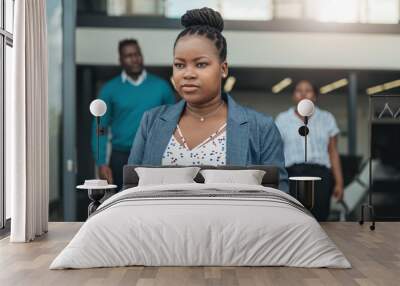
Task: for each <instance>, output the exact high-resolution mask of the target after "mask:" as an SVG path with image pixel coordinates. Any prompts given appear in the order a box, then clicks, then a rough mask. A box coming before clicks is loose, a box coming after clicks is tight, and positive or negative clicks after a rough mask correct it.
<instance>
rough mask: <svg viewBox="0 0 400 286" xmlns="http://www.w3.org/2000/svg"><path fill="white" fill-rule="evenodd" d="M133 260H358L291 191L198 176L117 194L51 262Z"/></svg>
mask: <svg viewBox="0 0 400 286" xmlns="http://www.w3.org/2000/svg"><path fill="white" fill-rule="evenodd" d="M131 265H144V266H291V267H330V268H350V267H351V265H350V263H349V262H348V260H347V259H346V258H345V256H344V255H343V253H342V252H341V251H340V250H339V249H338V248H337V247H336V245H335V244H334V242H333V241H332V240H331V239H330V238H329V237H328V235H327V234H326V233H325V231H324V230H323V229H322V228H321V226H320V225H319V223H318V222H317V221H316V220H315V219H314V218H313V216H312V215H311V214H310V213H309V211H308V210H307V209H305V208H304V207H303V206H302V205H301V203H299V202H298V201H297V200H296V199H294V198H293V197H291V196H290V195H288V194H286V193H283V192H282V191H279V190H277V189H274V188H269V187H263V186H257V185H241V184H198V183H192V184H175V185H163V186H161V185H157V186H139V187H134V188H130V189H127V190H124V191H122V192H120V193H118V194H116V195H114V196H112V197H111V198H109V199H108V200H106V201H105V202H104V203H103V204H102V205H100V207H99V208H98V210H97V211H96V212H95V213H94V214H93V215H92V216H91V217H90V218H89V219H88V220H87V221H86V222H85V223H84V224H83V225H82V227H81V228H80V230H79V231H78V233H77V234H76V235H75V237H74V238H73V239H72V240H71V242H70V243H69V244H68V245H67V246H66V247H65V248H64V249H63V250H62V252H61V253H60V254H59V255H58V256H57V257H56V258H55V260H54V261H53V262H52V264H51V265H50V269H65V268H92V267H117V266H131Z"/></svg>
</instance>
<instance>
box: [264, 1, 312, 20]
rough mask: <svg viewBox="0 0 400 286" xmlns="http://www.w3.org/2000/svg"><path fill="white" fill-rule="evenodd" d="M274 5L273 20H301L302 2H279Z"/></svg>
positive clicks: (302, 15)
mask: <svg viewBox="0 0 400 286" xmlns="http://www.w3.org/2000/svg"><path fill="white" fill-rule="evenodd" d="M274 3H275V6H274V18H277V19H301V18H303V17H304V12H303V10H304V4H303V1H302V0H279V1H275V2H274ZM271 10H272V9H271Z"/></svg>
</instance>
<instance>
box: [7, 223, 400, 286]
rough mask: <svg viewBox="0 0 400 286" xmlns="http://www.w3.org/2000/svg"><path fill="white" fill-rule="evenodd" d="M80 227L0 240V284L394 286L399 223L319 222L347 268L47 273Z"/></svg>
mask: <svg viewBox="0 0 400 286" xmlns="http://www.w3.org/2000/svg"><path fill="white" fill-rule="evenodd" d="M81 225H82V224H81V223H50V226H49V229H50V231H49V233H48V234H46V235H44V236H43V237H41V238H39V239H37V240H35V241H34V242H32V243H26V244H25V243H9V239H8V238H6V239H3V240H0V285H1V286H8V285H10V286H18V285H30V286H35V285H40V286H42V285H49V286H56V285H57V286H62V285H66V286H74V285H85V286H90V285H96V286H98V285H136V286H181V285H194V286H216V285H218V286H219V285H227V286H267V285H274V286H275V285H289V286H292V285H296V286H297V285H299V286H301V285H304V286H320V285H329V286H330V285H346V286H357V285H359V286H381V285H384V286H391V285H393V286H394V285H399V283H398V280H399V273H400V223H399V222H386V223H378V224H377V228H376V230H375V231H370V230H369V225H368V224H367V225H363V226H360V225H358V224H357V223H355V222H347V223H323V224H322V227H323V228H324V229H325V231H326V232H327V233H328V235H329V237H330V238H331V239H332V240H333V241H334V242H335V243H336V244H337V245H338V247H339V248H340V249H341V250H342V251H343V253H344V254H345V255H346V257H347V258H348V259H349V260H350V262H351V264H352V266H353V268H352V269H345V270H344V269H307V268H290V267H143V266H133V267H117V268H99V269H82V270H57V271H55V270H53V271H50V270H49V269H48V267H49V265H50V263H51V262H52V260H53V259H54V258H55V257H56V255H58V254H59V253H60V251H61V250H62V249H63V248H64V247H65V246H66V245H67V244H68V242H69V241H70V240H71V238H72V237H73V236H74V235H75V234H76V232H77V231H78V230H79V228H80V227H81Z"/></svg>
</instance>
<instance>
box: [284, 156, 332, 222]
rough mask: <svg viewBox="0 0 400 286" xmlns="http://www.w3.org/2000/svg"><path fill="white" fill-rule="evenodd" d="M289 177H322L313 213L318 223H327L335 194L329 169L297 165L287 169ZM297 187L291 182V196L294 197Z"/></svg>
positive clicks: (316, 193)
mask: <svg viewBox="0 0 400 286" xmlns="http://www.w3.org/2000/svg"><path fill="white" fill-rule="evenodd" d="M286 169H287V171H288V174H289V177H296V176H312V177H321V179H322V180H321V181H317V182H316V184H315V190H314V207H313V209H312V210H311V213H312V214H313V215H314V217H315V218H316V219H317V220H318V221H326V220H327V219H328V216H329V209H330V202H331V197H332V192H333V185H334V181H333V176H332V172H331V170H330V169H329V168H327V167H325V166H322V165H316V164H295V165H293V166H290V167H288V168H286ZM294 190H295V185H294V182H290V194H291V195H292V196H294Z"/></svg>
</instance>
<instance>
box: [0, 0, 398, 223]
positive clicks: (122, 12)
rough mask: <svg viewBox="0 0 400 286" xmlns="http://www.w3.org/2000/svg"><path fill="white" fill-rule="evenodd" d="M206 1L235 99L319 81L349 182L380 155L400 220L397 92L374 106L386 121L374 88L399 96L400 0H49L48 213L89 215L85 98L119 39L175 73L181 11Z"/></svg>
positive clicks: (111, 70)
mask: <svg viewBox="0 0 400 286" xmlns="http://www.w3.org/2000/svg"><path fill="white" fill-rule="evenodd" d="M1 2H2V5H1V10H0V15H1V19H0V23H1V42H0V51H1V53H0V54H1V60H2V61H1V63H2V69H0V72H1V78H0V81H1V85H0V87H1V89H0V92H1V99H2V100H1V112H2V113H1V114H0V115H2V114H3V113H4V108H5V105H4V101H5V100H6V98H7V94H10V85H9V84H7V83H8V80H7V75H8V74H10V72H11V68H12V62H11V59H10V57H9V54H10V50H11V49H12V31H13V27H12V14H13V2H14V1H12V0H2V1H1ZM204 6H207V7H211V8H213V9H216V10H218V11H219V12H220V13H221V14H222V16H223V18H224V19H225V29H224V32H223V33H224V35H225V37H226V38H227V42H228V64H229V67H230V70H229V75H230V76H231V77H232V78H234V79H235V83H234V85H233V87H232V90H231V92H230V94H231V95H232V96H233V98H234V99H235V100H236V101H238V102H239V103H241V104H243V105H246V106H249V107H251V108H254V109H256V110H258V111H260V112H263V113H266V114H269V115H271V116H273V117H275V116H276V115H277V114H278V113H280V112H282V111H285V110H287V109H288V108H289V107H291V106H292V105H293V103H292V99H291V95H292V94H291V91H292V89H293V85H294V83H295V82H296V81H298V80H300V79H307V80H310V81H311V82H313V83H314V84H315V85H316V86H317V87H318V89H319V91H320V95H319V98H318V106H320V107H321V108H322V109H326V110H328V111H329V112H331V113H332V114H333V115H334V116H335V118H336V120H337V123H338V126H339V128H340V131H341V132H340V135H339V142H338V143H339V151H340V154H341V159H342V167H343V173H344V180H345V190H346V186H347V187H348V186H350V185H351V183H352V182H354V181H355V180H357V179H358V177H359V176H360V173H361V172H362V171H363V170H364V169H365V166H366V164H367V163H368V159H369V156H370V153H371V154H372V157H373V159H374V160H375V161H376V162H378V163H379V168H377V170H376V172H374V174H375V175H374V177H373V189H372V190H373V199H374V204H375V207H376V215H377V220H399V218H400V208H398V204H399V203H400V192H399V190H398V187H397V188H396V186H399V182H400V151H399V146H400V100H396V98H389V99H386V98H384V97H382V100H381V99H379V102H378V103H377V104H376V105H375V107H374V108H373V110H372V114H373V115H374V116H375V115H376V114H378V115H382V119H383V120H379V121H378V120H376V121H373V122H371V129H370V124H369V123H370V122H369V119H370V96H371V95H382V96H384V95H396V94H400V54H399V53H398V49H399V47H400V25H399V20H400V1H399V0H337V1H330V0H247V1H239V0H209V1H207V0H202V1H185V0H164V1H162V0H79V1H78V0H65V1H62V0H48V1H47V24H48V45H49V47H48V48H49V110H48V112H49V140H50V150H49V152H50V202H49V203H50V221H75V220H78V221H83V220H85V219H86V217H87V205H88V203H89V200H88V198H87V193H86V192H80V191H77V190H76V188H75V187H76V185H79V184H81V183H83V181H84V180H85V179H90V178H94V176H95V164H94V160H93V158H92V152H91V149H90V136H91V132H90V129H91V124H92V120H93V118H92V116H91V115H90V112H89V104H90V102H91V101H92V100H93V99H95V98H96V97H97V95H98V91H99V89H100V88H101V86H102V85H103V84H104V83H105V82H106V81H107V80H109V79H111V78H112V77H114V76H116V75H117V74H119V73H120V68H119V65H118V49H117V46H118V42H119V41H120V40H121V39H124V38H136V39H137V40H138V41H139V43H140V45H141V48H142V52H143V55H144V61H145V67H146V69H147V70H148V71H150V72H153V73H155V74H157V75H159V76H161V77H162V78H164V79H166V80H169V78H170V76H171V72H172V68H171V67H172V48H173V42H174V40H175V38H176V36H177V34H178V33H179V31H180V30H181V26H180V19H179V18H180V16H181V15H182V14H183V13H184V12H185V11H186V10H188V9H193V8H201V7H204ZM386 103H387V104H386ZM387 106H388V107H389V108H390V111H388V109H387V108H386V110H384V109H385V107H387ZM382 111H385V112H384V113H382V114H381V112H382ZM2 123H3V124H2V126H1V131H2V132H1V135H2V136H3V137H2V139H3V140H2V141H1V142H3V141H4V128H6V123H4V122H2ZM370 135H371V136H370ZM1 147H2V150H4V149H3V145H2V146H1ZM3 152H4V151H3ZM1 160H2V164H1V167H2V169H1V171H2V172H1V173H2V174H3V176H2V177H1V186H2V188H1V205H0V207H1V208H2V210H1V213H2V222H3V223H5V222H6V221H7V219H8V218H9V217H10V216H11V214H10V207H9V205H10V194H7V190H6V189H5V188H4V180H5V179H6V178H4V169H5V168H7V162H4V158H3V153H2V156H1ZM367 192H368V187H367V186H365V192H363V194H362V196H361V198H360V199H358V200H357V202H356V204H355V206H354V207H353V208H352V209H350V210H347V211H346V215H345V216H344V218H343V217H341V216H340V214H341V211H340V210H336V211H335V210H332V213H331V219H332V220H338V219H345V220H357V219H358V216H359V206H360V205H361V204H362V203H363V202H364V201H365V200H366V199H367Z"/></svg>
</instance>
